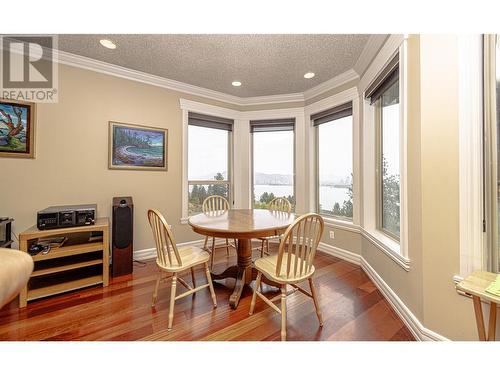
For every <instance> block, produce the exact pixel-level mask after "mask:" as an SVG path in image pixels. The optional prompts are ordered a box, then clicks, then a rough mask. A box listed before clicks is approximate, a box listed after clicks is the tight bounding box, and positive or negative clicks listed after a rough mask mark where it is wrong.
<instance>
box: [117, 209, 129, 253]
mask: <svg viewBox="0 0 500 375" xmlns="http://www.w3.org/2000/svg"><path fill="white" fill-rule="evenodd" d="M113 227H114V228H113V243H114V245H115V246H116V247H117V248H119V249H124V248H126V247H127V246H129V245H130V243H131V242H132V210H131V209H130V207H115V217H114V219H113Z"/></svg>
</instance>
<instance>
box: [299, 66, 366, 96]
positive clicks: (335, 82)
mask: <svg viewBox="0 0 500 375" xmlns="http://www.w3.org/2000/svg"><path fill="white" fill-rule="evenodd" d="M358 78H359V75H358V73H356V72H355V71H354V69H349V70H348V71H346V72H344V73H341V74H339V75H338V76H335V77H333V78H332V79H329V80H328V81H325V82H323V83H320V84H319V85H317V86H314V87H313V88H310V89H309V90H306V91H304V100H309V99H313V98H315V97H316V96H318V95H321V94H323V93H325V92H327V91H329V90H332V89H334V88H335V87H338V86H341V85H343V84H345V83H347V82H350V81H353V80H355V79H358Z"/></svg>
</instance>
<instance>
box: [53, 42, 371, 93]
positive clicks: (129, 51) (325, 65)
mask: <svg viewBox="0 0 500 375" xmlns="http://www.w3.org/2000/svg"><path fill="white" fill-rule="evenodd" d="M368 38H369V35H360V34H349V35H339V34H328V35H319V34H316V35H294V34H284V35H221V34H219V35H123V34H121V35H88V34H87V35H60V36H59V41H58V43H59V46H58V48H59V49H60V50H62V51H66V52H71V53H74V54H77V55H81V56H86V57H90V58H93V59H96V60H100V61H104V62H108V63H111V64H115V65H119V66H122V67H126V68H130V69H134V70H138V71H142V72H146V73H150V74H154V75H157V76H160V77H164V78H169V79H173V80H176V81H180V82H184V83H189V84H192V85H196V86H199V87H204V88H208V89H212V90H216V91H219V92H223V93H226V94H232V95H236V96H239V97H252V96H265V95H276V94H291V93H297V92H303V91H305V90H307V89H310V88H311V87H314V86H316V85H318V84H320V83H322V82H325V81H327V80H329V79H331V78H333V77H335V76H337V75H339V74H341V73H344V72H345V71H347V70H349V69H351V68H353V67H354V65H355V64H356V61H357V60H358V58H359V56H360V54H361V52H362V50H363V48H364V47H365V45H366V42H367V40H368ZM100 39H110V40H112V41H114V42H115V43H116V45H117V48H116V49H115V50H110V49H107V48H104V47H102V46H101V45H100V44H99V40H100ZM308 71H312V72H314V73H316V76H315V77H314V78H313V79H309V80H307V79H304V77H303V76H304V73H306V72H308ZM235 80H237V81H241V82H242V86H241V87H233V86H232V85H231V82H232V81H235Z"/></svg>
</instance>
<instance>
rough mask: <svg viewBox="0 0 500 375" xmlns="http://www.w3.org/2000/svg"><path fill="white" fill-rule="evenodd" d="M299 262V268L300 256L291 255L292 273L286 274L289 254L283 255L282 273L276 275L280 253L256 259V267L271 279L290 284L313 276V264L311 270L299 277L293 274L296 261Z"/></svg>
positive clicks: (298, 265)
mask: <svg viewBox="0 0 500 375" xmlns="http://www.w3.org/2000/svg"><path fill="white" fill-rule="evenodd" d="M296 262H299V263H298V264H297V269H298V267H300V265H301V263H300V258H299V257H298V256H296V255H293V254H292V255H291V257H290V274H289V276H287V275H286V269H287V264H288V259H287V256H286V255H285V256H283V260H282V263H281V270H280V274H279V275H276V265H277V264H278V255H277V254H276V255H271V256H268V257H264V258H259V259H257V260H256V261H255V268H257V270H259V271H260V272H262V273H263V274H264V275H265V276H266V277H267V278H268V279H269V280H272V281H275V282H277V283H281V284H288V283H297V282H300V281H302V280H306V279H308V278H309V277H311V276H312V275H313V274H314V266H311V269H310V270H309V272H307V273H306V272H305V273H303V274H302V275H301V276H299V277H295V276H294V275H293V273H294V272H293V270H294V267H295V263H296Z"/></svg>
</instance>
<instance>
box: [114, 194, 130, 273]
mask: <svg viewBox="0 0 500 375" xmlns="http://www.w3.org/2000/svg"><path fill="white" fill-rule="evenodd" d="M112 240H113V241H112V247H113V253H112V259H113V263H112V271H113V277H114V276H121V275H128V274H131V273H132V262H133V257H132V254H133V251H134V247H133V243H134V203H133V201H132V197H114V198H113V233H112Z"/></svg>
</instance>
